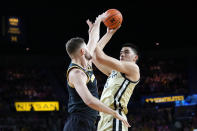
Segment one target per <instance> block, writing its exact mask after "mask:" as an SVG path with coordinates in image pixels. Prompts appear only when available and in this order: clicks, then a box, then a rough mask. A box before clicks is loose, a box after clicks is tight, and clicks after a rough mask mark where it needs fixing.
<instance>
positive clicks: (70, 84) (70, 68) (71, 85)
mask: <svg viewBox="0 0 197 131" xmlns="http://www.w3.org/2000/svg"><path fill="white" fill-rule="evenodd" d="M73 68H78V69H80V70H82V71H83V72H84V73H85V74H86V75H87V77H88V80H87V81H86V84H87V83H88V82H89V81H90V77H89V75H88V74H87V73H86V72H85V71H84V70H83V69H82V67H79V66H71V67H69V68H68V70H67V73H66V77H67V82H68V85H69V86H70V87H72V88H75V87H74V85H73V84H72V83H70V82H69V79H68V74H69V72H70V71H71V70H72V69H73Z"/></svg>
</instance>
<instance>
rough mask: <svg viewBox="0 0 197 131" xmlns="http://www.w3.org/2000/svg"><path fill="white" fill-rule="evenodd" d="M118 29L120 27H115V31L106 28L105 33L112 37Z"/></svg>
mask: <svg viewBox="0 0 197 131" xmlns="http://www.w3.org/2000/svg"><path fill="white" fill-rule="evenodd" d="M120 27H121V25H119V27H117V28H115V29H110V28H107V33H108V34H112V35H113V34H114V33H115V32H116V31H117V30H118V29H119V28H120Z"/></svg>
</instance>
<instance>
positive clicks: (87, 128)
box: [63, 114, 96, 131]
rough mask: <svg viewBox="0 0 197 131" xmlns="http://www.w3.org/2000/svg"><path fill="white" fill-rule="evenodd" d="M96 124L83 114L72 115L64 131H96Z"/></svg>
mask: <svg viewBox="0 0 197 131" xmlns="http://www.w3.org/2000/svg"><path fill="white" fill-rule="evenodd" d="M95 122H96V121H95V120H93V119H89V118H88V117H84V116H83V115H81V114H70V115H69V117H68V119H67V121H66V123H65V125H64V130H63V131H96V126H95Z"/></svg>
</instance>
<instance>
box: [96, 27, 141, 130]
mask: <svg viewBox="0 0 197 131" xmlns="http://www.w3.org/2000/svg"><path fill="white" fill-rule="evenodd" d="M116 30H117V29H116ZM116 30H109V29H108V30H107V33H106V34H105V35H104V36H103V37H102V38H101V39H100V41H99V42H98V43H97V47H96V49H95V51H94V53H95V54H94V57H93V62H94V64H95V65H96V67H97V68H98V69H99V70H100V71H101V72H103V73H104V74H105V75H107V76H108V79H107V82H106V84H105V86H104V89H103V92H102V95H101V98H100V101H101V102H102V103H104V104H105V105H107V106H108V107H110V108H112V109H114V110H116V111H118V112H119V113H120V114H121V115H122V116H123V117H124V118H125V119H127V117H126V114H127V113H128V109H127V105H128V102H129V99H130V97H131V95H132V93H133V90H134V88H135V86H136V85H137V84H138V82H139V79H140V70H139V67H138V65H137V64H136V62H137V60H138V52H137V49H136V47H135V46H134V45H133V44H129V43H127V44H125V45H123V46H122V49H121V51H120V60H117V59H115V58H113V57H110V56H108V55H106V54H105V53H104V52H103V48H104V47H105V45H106V44H107V43H108V41H109V40H110V39H111V37H112V36H113V34H114V33H115V32H116ZM100 116H101V119H100V121H99V123H98V127H97V130H98V131H128V127H126V126H125V125H124V124H122V122H121V121H120V120H118V119H116V118H114V117H113V116H111V115H108V114H106V113H102V112H100Z"/></svg>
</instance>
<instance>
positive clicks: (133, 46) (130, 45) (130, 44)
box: [122, 43, 139, 56]
mask: <svg viewBox="0 0 197 131" xmlns="http://www.w3.org/2000/svg"><path fill="white" fill-rule="evenodd" d="M123 47H130V48H131V49H132V50H133V51H134V53H135V54H136V55H138V56H139V49H138V47H137V46H136V45H134V44H133V43H125V44H123V45H122V48H123Z"/></svg>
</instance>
